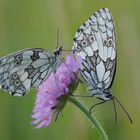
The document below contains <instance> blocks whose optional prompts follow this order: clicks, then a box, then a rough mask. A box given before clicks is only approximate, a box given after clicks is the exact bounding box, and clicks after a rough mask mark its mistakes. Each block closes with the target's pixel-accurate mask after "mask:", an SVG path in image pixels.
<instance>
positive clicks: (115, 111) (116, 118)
mask: <svg viewBox="0 0 140 140" xmlns="http://www.w3.org/2000/svg"><path fill="white" fill-rule="evenodd" d="M114 99H115V98H112V101H113V107H114V114H115V123H117V120H118V116H117V109H116V104H115V101H114Z"/></svg>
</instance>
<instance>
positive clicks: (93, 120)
mask: <svg viewBox="0 0 140 140" xmlns="http://www.w3.org/2000/svg"><path fill="white" fill-rule="evenodd" d="M69 101H71V102H72V103H73V104H75V105H76V106H77V107H78V108H79V109H81V110H82V111H83V113H84V114H85V115H86V116H87V117H88V118H89V120H90V121H91V123H92V125H93V126H95V128H96V129H97V131H98V133H99V134H100V136H101V138H102V140H108V136H107V134H106V132H105V130H104V129H103V127H102V126H101V124H100V123H99V122H98V120H97V119H96V117H95V116H94V115H93V114H92V115H91V114H90V113H89V110H88V109H87V107H86V106H85V105H83V103H81V102H80V101H79V100H77V99H75V97H72V96H69Z"/></svg>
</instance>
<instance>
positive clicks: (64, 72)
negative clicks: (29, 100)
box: [32, 55, 81, 128]
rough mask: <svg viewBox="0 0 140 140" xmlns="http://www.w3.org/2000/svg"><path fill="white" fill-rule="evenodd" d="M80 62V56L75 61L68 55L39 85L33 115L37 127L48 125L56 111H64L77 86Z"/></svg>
mask: <svg viewBox="0 0 140 140" xmlns="http://www.w3.org/2000/svg"><path fill="white" fill-rule="evenodd" d="M80 64H81V58H80V57H79V58H78V59H77V60H76V61H75V60H74V58H73V57H72V56H71V55H67V57H66V62H65V63H62V64H61V65H60V67H59V68H58V69H57V71H56V73H55V74H54V73H52V74H51V75H50V76H49V78H48V79H47V80H46V81H44V82H43V83H42V84H41V85H40V86H39V88H38V94H37V97H36V102H35V107H34V109H33V115H32V118H34V119H35V120H34V121H33V122H32V124H36V125H37V126H36V128H40V127H44V126H48V125H49V124H50V122H51V120H52V118H53V116H54V115H55V114H56V113H57V114H56V115H57V116H58V114H59V113H60V112H61V111H62V109H63V108H64V106H65V104H66V101H67V99H68V97H69V95H70V94H72V93H73V91H74V90H75V89H76V87H77V84H78V79H77V76H78V70H79V68H80ZM57 116H56V117H57Z"/></svg>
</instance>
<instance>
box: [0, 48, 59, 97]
mask: <svg viewBox="0 0 140 140" xmlns="http://www.w3.org/2000/svg"><path fill="white" fill-rule="evenodd" d="M60 63H61V60H60V57H59V56H57V57H56V55H55V54H54V53H51V52H46V51H44V50H43V49H40V48H33V49H25V50H21V51H18V52H15V53H12V54H10V55H7V56H5V57H1V58H0V88H2V89H4V90H6V91H7V92H9V93H10V94H11V95H13V96H23V95H25V94H26V93H27V92H28V91H29V90H30V89H31V87H37V86H39V85H40V84H41V83H42V82H43V81H44V80H46V79H47V78H48V76H49V75H50V74H51V73H52V72H55V71H56V68H57V67H58V66H59V65H60Z"/></svg>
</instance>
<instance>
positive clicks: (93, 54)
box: [72, 8, 132, 122]
mask: <svg viewBox="0 0 140 140" xmlns="http://www.w3.org/2000/svg"><path fill="white" fill-rule="evenodd" d="M72 50H73V54H74V55H75V56H81V58H82V66H81V68H80V73H81V75H82V77H83V79H84V81H85V83H86V84H87V85H88V91H89V93H90V95H91V96H95V97H97V98H99V99H101V100H102V102H99V103H97V104H95V105H93V106H92V107H91V108H90V111H91V109H92V108H93V107H95V106H96V105H98V104H101V103H104V102H106V101H108V100H111V99H112V100H113V102H114V99H116V100H117V101H118V99H117V98H116V97H114V96H113V95H112V94H111V91H110V88H111V86H112V83H113V79H114V76H115V72H116V62H117V52H116V38H115V25H114V21H113V17H112V14H111V12H110V11H109V10H108V9H107V8H102V9H100V10H99V11H97V12H95V13H94V14H93V15H92V16H91V17H90V18H89V19H88V20H87V21H86V22H85V23H83V25H81V27H80V28H79V29H78V31H77V32H76V34H75V37H74V42H73V48H72ZM118 102H119V101H118ZM119 104H120V105H121V106H122V104H121V103H120V102H119ZM114 106H115V103H114ZM122 108H123V110H124V111H125V112H126V114H127V116H128V117H129V119H130V122H132V120H131V118H130V116H129V114H128V113H127V111H126V110H125V109H124V107H123V106H122ZM115 114H116V109H115Z"/></svg>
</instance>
